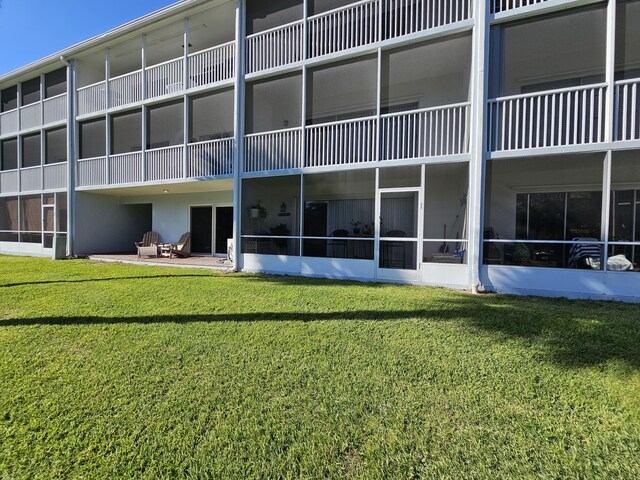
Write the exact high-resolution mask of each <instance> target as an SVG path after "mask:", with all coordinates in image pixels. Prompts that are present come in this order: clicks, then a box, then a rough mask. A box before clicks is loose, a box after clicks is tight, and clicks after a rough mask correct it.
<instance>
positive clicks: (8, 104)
mask: <svg viewBox="0 0 640 480" xmlns="http://www.w3.org/2000/svg"><path fill="white" fill-rule="evenodd" d="M16 108H18V87H15V86H14V87H9V88H5V89H4V90H2V91H1V92H0V112H8V111H10V110H15V109H16Z"/></svg>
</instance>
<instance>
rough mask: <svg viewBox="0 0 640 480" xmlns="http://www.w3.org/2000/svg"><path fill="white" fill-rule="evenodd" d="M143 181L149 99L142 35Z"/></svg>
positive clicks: (145, 39)
mask: <svg viewBox="0 0 640 480" xmlns="http://www.w3.org/2000/svg"><path fill="white" fill-rule="evenodd" d="M141 50H142V73H141V78H142V102H143V104H142V144H141V145H142V154H141V157H142V181H143V182H145V181H146V180H147V108H146V107H145V106H144V101H145V100H146V99H147V36H146V35H145V34H143V35H142V48H141Z"/></svg>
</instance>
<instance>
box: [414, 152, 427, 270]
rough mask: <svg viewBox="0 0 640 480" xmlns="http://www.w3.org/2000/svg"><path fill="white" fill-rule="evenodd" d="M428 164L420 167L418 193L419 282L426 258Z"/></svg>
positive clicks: (417, 250)
mask: <svg viewBox="0 0 640 480" xmlns="http://www.w3.org/2000/svg"><path fill="white" fill-rule="evenodd" d="M426 172H427V166H426V165H425V164H422V165H421V168H420V193H419V194H418V195H419V197H418V231H417V232H416V233H417V235H416V237H417V238H418V245H416V247H417V249H416V252H417V254H416V256H417V257H418V258H417V259H416V260H417V261H418V278H417V280H418V282H419V281H420V280H421V278H420V277H421V271H422V260H423V258H424V254H423V252H424V204H425V193H426V190H425V179H426Z"/></svg>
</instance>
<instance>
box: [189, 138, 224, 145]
mask: <svg viewBox="0 0 640 480" xmlns="http://www.w3.org/2000/svg"><path fill="white" fill-rule="evenodd" d="M234 139H235V137H225V138H214V139H213V140H203V141H201V142H191V143H188V144H187V145H188V146H195V145H207V144H213V143H222V142H229V141H233V140H234Z"/></svg>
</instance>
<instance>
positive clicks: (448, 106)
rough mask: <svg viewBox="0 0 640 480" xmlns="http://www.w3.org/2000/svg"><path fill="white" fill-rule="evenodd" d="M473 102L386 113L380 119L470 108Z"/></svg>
mask: <svg viewBox="0 0 640 480" xmlns="http://www.w3.org/2000/svg"><path fill="white" fill-rule="evenodd" d="M470 106H471V102H463V103H452V104H450V105H439V106H437V107H428V108H420V109H418V110H403V111H402V112H395V113H385V114H383V115H380V118H392V117H398V116H401V115H411V114H415V113H425V112H435V111H436V110H446V109H448V108H460V107H470Z"/></svg>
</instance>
